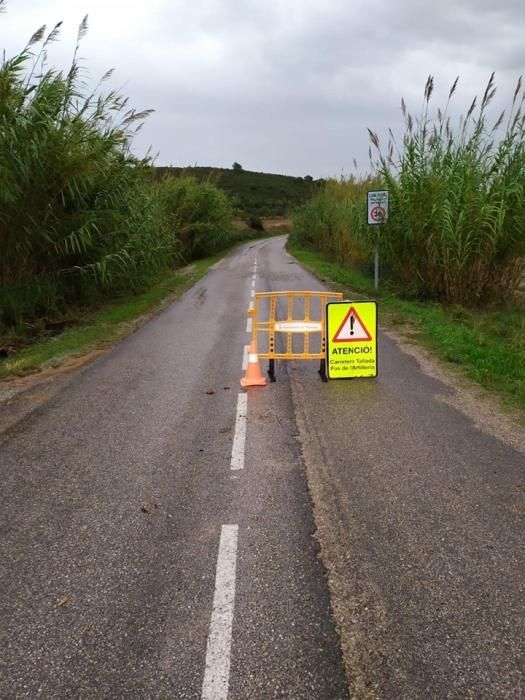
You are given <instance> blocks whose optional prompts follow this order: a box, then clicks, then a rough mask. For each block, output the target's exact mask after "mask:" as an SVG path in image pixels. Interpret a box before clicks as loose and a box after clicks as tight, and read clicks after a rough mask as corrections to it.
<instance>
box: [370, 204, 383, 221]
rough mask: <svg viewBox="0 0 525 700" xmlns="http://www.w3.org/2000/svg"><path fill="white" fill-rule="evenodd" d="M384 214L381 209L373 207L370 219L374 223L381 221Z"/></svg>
mask: <svg viewBox="0 0 525 700" xmlns="http://www.w3.org/2000/svg"><path fill="white" fill-rule="evenodd" d="M385 214H386V212H385V210H384V209H383V207H374V208H373V209H371V210H370V218H371V219H373V220H374V221H383V219H384V218H385Z"/></svg>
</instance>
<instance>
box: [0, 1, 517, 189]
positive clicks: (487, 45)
mask: <svg viewBox="0 0 525 700" xmlns="http://www.w3.org/2000/svg"><path fill="white" fill-rule="evenodd" d="M86 6H87V7H86ZM86 9H87V10H88V11H89V20H90V31H89V34H88V36H87V38H86V40H85V41H84V42H83V44H82V50H81V53H82V56H84V57H85V59H86V65H87V66H88V67H89V70H90V72H91V74H92V75H93V79H95V78H98V76H100V75H101V74H102V73H103V72H105V70H106V69H107V68H109V67H115V68H116V71H115V74H114V78H113V81H114V85H115V86H116V87H118V88H120V89H122V90H123V91H124V92H125V94H127V95H129V97H130V102H131V104H133V105H134V106H136V107H137V108H138V109H142V108H146V107H153V108H154V109H156V113H155V114H154V115H153V116H152V117H151V118H150V119H149V120H148V121H147V123H146V124H145V127H144V129H143V131H142V132H141V134H140V136H139V137H138V138H137V141H136V149H137V151H138V152H144V150H145V149H146V148H147V146H148V145H149V144H151V145H152V147H153V150H154V151H155V152H157V151H158V152H159V157H158V162H159V163H174V164H175V163H177V164H188V163H194V162H198V163H199V164H202V165H204V164H212V165H222V166H229V165H231V163H232V162H233V161H234V160H237V161H239V162H241V163H242V164H243V166H244V167H245V168H253V169H255V170H268V171H279V172H288V173H290V174H296V175H304V174H306V173H309V174H312V175H314V176H321V175H323V176H325V175H338V174H339V173H340V172H341V170H345V171H346V172H348V171H350V170H351V167H352V160H353V157H354V156H357V158H358V160H359V161H360V163H365V162H366V160H367V156H366V154H367V150H368V141H367V132H366V128H367V127H371V128H373V129H374V130H378V131H382V130H386V129H387V128H388V126H392V128H393V129H394V130H396V129H399V128H400V127H401V124H402V120H401V115H400V111H399V103H400V99H401V97H402V96H403V97H404V98H405V99H406V100H407V102H408V104H409V105H410V107H411V109H413V110H414V111H417V110H419V107H420V105H421V100H422V93H423V87H424V83H425V80H426V77H427V75H428V74H433V75H434V76H435V79H436V95H435V98H436V99H435V102H436V105H437V104H439V102H440V101H442V100H444V99H446V95H447V93H448V90H449V87H450V85H451V83H452V81H453V80H454V79H455V77H456V76H457V75H458V74H459V75H461V81H460V89H459V90H458V95H457V98H456V100H455V105H456V106H455V108H454V109H455V110H456V111H457V112H459V111H460V110H461V109H463V108H464V107H465V105H468V104H469V103H470V101H471V100H472V98H473V96H474V95H475V94H478V93H480V92H482V91H483V89H484V86H485V84H486V81H487V80H488V78H489V76H490V74H491V72H492V71H493V70H496V71H497V84H498V86H499V91H498V96H497V99H496V101H495V109H496V108H500V107H501V106H502V105H504V104H507V103H508V102H509V95H510V96H511V95H512V92H513V88H514V84H515V82H516V80H517V77H518V75H519V74H520V73H523V72H525V45H524V43H523V40H522V37H523V35H524V33H525V6H524V5H523V2H522V0H520V1H519V2H518V1H514V0H501V1H500V2H499V3H497V4H494V3H493V2H492V1H491V2H489V1H488V0H456V1H455V2H451V1H450V0H442V1H441V2H439V3H431V4H429V3H422V2H420V0H417V1H416V0H375V1H372V2H370V1H369V2H364V0H353V1H352V2H349V1H348V0H330V1H329V2H328V1H326V0H286V1H285V0H266V2H264V3H263V2H260V0H175V1H169V0H150V1H149V2H148V3H147V4H145V3H139V2H131V1H130V0H128V1H127V2H125V1H124V0H112V1H111V2H109V1H108V0H89V1H88V0H83V1H82V2H81V1H80V0H70V2H69V3H68V4H67V5H65V4H64V3H63V2H61V1H59V0H16V2H15V0H11V2H9V3H8V7H7V10H8V12H7V14H6V15H4V16H2V17H0V26H2V25H4V26H7V32H5V33H4V32H2V33H3V35H5V36H8V39H9V44H8V47H7V48H8V49H15V48H16V47H18V48H19V47H21V46H22V45H23V43H24V42H25V40H26V39H27V37H28V36H29V35H30V34H31V33H32V31H34V29H35V28H36V27H37V26H39V24H42V23H43V22H47V23H49V24H52V23H54V22H55V21H57V20H59V19H64V20H65V24H64V31H63V41H62V43H61V44H59V45H57V46H56V47H54V49H53V52H52V58H53V60H54V61H56V62H58V63H60V62H62V63H63V64H66V63H67V60H68V59H69V58H70V56H71V52H72V46H73V44H74V37H75V33H76V27H77V25H78V23H79V21H80V20H81V19H82V16H83V15H84V14H85V12H86ZM8 53H9V51H8Z"/></svg>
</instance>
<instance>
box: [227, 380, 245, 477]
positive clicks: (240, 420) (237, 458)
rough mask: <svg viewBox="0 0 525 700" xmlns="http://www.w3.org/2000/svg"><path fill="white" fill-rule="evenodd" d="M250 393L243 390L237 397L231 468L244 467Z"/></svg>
mask: <svg viewBox="0 0 525 700" xmlns="http://www.w3.org/2000/svg"><path fill="white" fill-rule="evenodd" d="M247 414H248V394H245V393H244V392H241V393H240V394H239V395H238V397H237V415H236V417H235V432H234V434H233V444H232V456H231V460H230V469H232V470H238V469H244V445H245V444H246V422H247V418H248V415H247Z"/></svg>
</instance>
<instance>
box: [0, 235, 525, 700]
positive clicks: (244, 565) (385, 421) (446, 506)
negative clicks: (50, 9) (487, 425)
mask: <svg viewBox="0 0 525 700" xmlns="http://www.w3.org/2000/svg"><path fill="white" fill-rule="evenodd" d="M282 246H283V239H282V238H280V239H272V240H270V241H261V242H257V243H255V244H252V245H248V246H244V247H243V248H242V249H240V251H238V252H236V253H234V254H232V255H230V256H228V257H227V258H226V259H225V260H223V261H221V262H220V263H219V264H218V265H217V266H216V267H215V269H213V270H212V271H210V272H209V274H208V275H207V276H206V277H205V278H203V279H202V280H201V282H199V283H198V284H197V285H196V286H195V287H194V288H193V289H191V290H190V291H189V292H187V293H186V294H185V295H184V296H183V297H182V298H181V299H180V300H179V301H177V302H176V303H174V304H173V305H172V306H170V307H169V308H168V309H167V310H166V311H164V312H163V313H162V314H161V315H160V316H158V317H157V318H155V319H154V320H153V321H151V322H150V323H148V324H147V325H146V326H144V327H143V328H142V329H140V330H139V331H137V332H136V333H135V334H133V335H132V336H130V337H129V338H128V339H127V340H126V341H124V342H123V343H121V344H120V345H119V346H118V347H116V348H114V349H113V350H112V351H111V352H109V353H108V354H106V355H105V356H103V357H102V358H100V359H98V360H96V361H95V362H93V363H92V364H91V365H89V366H88V367H86V368H84V369H83V370H81V371H79V372H77V373H76V374H75V375H74V376H73V378H72V379H71V380H70V381H68V382H67V383H65V385H64V386H63V387H61V388H60V391H57V392H56V393H55V394H54V395H53V396H52V397H51V398H50V399H49V400H48V401H47V402H44V403H42V404H41V405H40V406H39V407H37V408H36V409H35V410H33V411H32V412H30V413H29V414H27V415H26V416H25V417H24V418H21V419H20V420H18V422H16V423H14V424H13V425H11V426H10V427H8V428H7V429H6V430H5V432H4V433H3V435H1V436H0V484H1V493H2V510H1V515H0V547H1V552H2V558H1V563H0V564H1V569H0V575H1V579H0V697H2V698H34V697H43V698H51V697H52V698H71V697H79V698H80V697H81V698H121V697H122V698H203V699H206V700H208V699H210V698H213V699H214V700H219V699H220V698H221V697H226V696H227V697H229V698H232V699H241V698H242V699H244V698H246V699H248V698H249V699H259V698H260V699H261V700H265V699H266V698H277V697H282V698H292V699H302V698H305V699H312V700H314V699H317V698H318V699H320V700H323V699H326V700H336V699H337V698H343V697H348V694H349V692H350V694H351V696H354V697H357V698H365V697H373V696H376V697H380V698H387V699H389V698H521V697H522V693H523V689H524V687H525V686H524V685H523V656H522V652H523V638H524V635H523V632H524V629H523V621H524V616H523V612H524V606H523V572H524V566H523V564H524V561H523V559H524V558H523V519H522V515H523V510H522V506H523V496H524V479H525V477H524V474H523V469H524V466H525V460H524V457H523V453H521V452H519V451H518V450H517V449H513V448H512V447H511V446H510V445H508V444H506V443H505V442H504V441H502V440H501V439H498V438H496V437H494V436H493V435H490V434H489V433H487V432H484V431H482V430H480V429H479V428H478V427H477V426H476V424H475V423H474V421H473V420H472V418H471V417H469V416H468V415H466V414H465V413H463V412H461V411H460V410H458V409H457V408H455V407H454V406H452V405H451V402H450V401H448V399H450V395H451V393H453V391H452V390H451V389H450V387H449V386H446V385H444V384H443V383H441V382H439V381H437V380H436V379H434V378H432V377H430V376H429V375H428V374H426V373H425V372H424V370H423V369H422V368H421V366H420V365H419V364H418V363H417V362H416V361H415V360H414V358H413V357H412V356H410V355H409V354H407V353H405V352H403V351H402V350H401V349H400V348H399V347H398V346H397V345H396V343H395V342H394V341H393V340H392V339H390V338H389V337H387V336H385V335H383V334H381V336H380V352H381V354H380V362H381V364H380V375H379V377H378V378H377V379H375V380H357V381H352V382H336V381H331V382H329V383H327V384H323V383H321V382H320V380H319V377H318V375H317V373H316V369H317V367H316V366H315V365H314V363H312V362H309V363H307V362H305V363H301V362H295V361H293V362H291V363H289V364H286V363H284V362H280V363H277V379H278V381H277V383H275V384H271V385H268V386H267V387H265V388H255V389H250V390H249V391H248V395H247V407H245V406H244V405H243V404H242V400H243V399H241V404H239V396H245V394H244V392H242V391H241V390H240V387H239V378H240V376H241V374H242V372H241V364H242V362H243V349H244V346H245V345H246V344H247V343H248V342H249V335H248V333H247V332H246V316H245V312H246V308H247V306H248V303H249V301H250V298H251V290H252V288H253V284H252V280H254V279H255V288H256V289H257V291H268V290H283V289H319V288H321V287H320V285H319V283H318V282H317V281H315V280H314V279H313V278H312V277H311V276H310V275H309V274H307V273H306V272H305V271H304V270H302V269H301V268H300V266H298V265H297V264H294V263H293V261H292V259H291V258H290V257H289V256H287V254H285V253H284V252H283V251H282ZM255 261H257V268H256V269H254V262H255ZM22 400H23V397H20V398H18V399H14V400H13V399H12V398H10V403H9V404H8V402H7V401H4V403H3V404H0V412H2V411H3V412H11V413H13V412H14V411H15V410H16V401H22ZM13 401H14V403H13ZM13 415H14V413H13ZM244 429H246V440H245V444H243V440H242V436H243V433H244ZM232 455H233V456H234V458H235V466H236V467H239V466H242V468H235V469H232ZM320 555H322V556H320ZM325 566H326V569H325ZM327 571H328V575H329V585H330V589H329V586H328V582H327ZM329 590H330V593H331V598H330V593H329ZM330 600H331V601H332V602H330ZM332 610H333V611H334V613H335V619H336V621H337V625H338V630H339V632H340V636H339V635H338V634H337V632H336V626H335V622H334V614H333V613H332ZM341 648H342V650H343V653H341ZM342 656H344V662H345V664H346V671H347V676H348V680H347V678H346V677H345V674H344V672H343V658H342Z"/></svg>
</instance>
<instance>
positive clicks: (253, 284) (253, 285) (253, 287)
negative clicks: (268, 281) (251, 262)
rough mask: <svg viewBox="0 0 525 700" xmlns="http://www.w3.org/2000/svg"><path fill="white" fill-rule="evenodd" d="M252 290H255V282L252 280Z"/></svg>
mask: <svg viewBox="0 0 525 700" xmlns="http://www.w3.org/2000/svg"><path fill="white" fill-rule="evenodd" d="M252 289H255V280H254V279H253V280H252Z"/></svg>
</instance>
